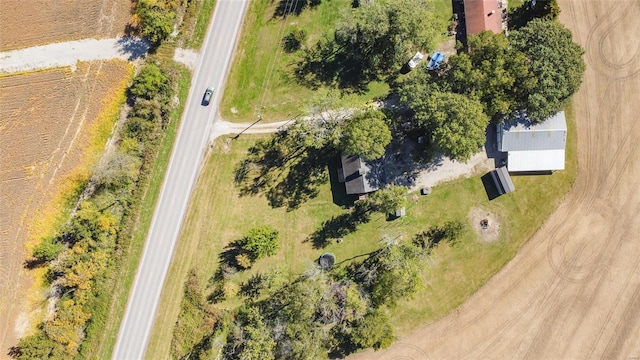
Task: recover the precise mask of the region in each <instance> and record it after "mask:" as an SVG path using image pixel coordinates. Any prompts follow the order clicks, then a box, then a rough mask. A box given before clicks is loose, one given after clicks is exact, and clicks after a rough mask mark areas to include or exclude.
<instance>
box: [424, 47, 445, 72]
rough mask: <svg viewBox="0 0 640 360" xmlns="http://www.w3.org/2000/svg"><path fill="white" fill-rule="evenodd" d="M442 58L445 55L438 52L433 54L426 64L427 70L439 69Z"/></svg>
mask: <svg viewBox="0 0 640 360" xmlns="http://www.w3.org/2000/svg"><path fill="white" fill-rule="evenodd" d="M444 58H445V55H444V54H443V53H441V52H438V51H436V52H434V53H433V56H431V59H430V60H429V63H428V64H427V68H428V69H429V70H433V69H437V68H439V67H440V64H441V63H442V61H443V60H444Z"/></svg>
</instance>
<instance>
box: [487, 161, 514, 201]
mask: <svg viewBox="0 0 640 360" xmlns="http://www.w3.org/2000/svg"><path fill="white" fill-rule="evenodd" d="M491 178H493V182H494V184H495V185H496V189H497V190H498V194H500V195H503V194H508V193H510V192H512V191H514V190H515V189H516V187H515V186H514V185H513V182H512V181H511V176H509V171H508V170H507V167H506V166H501V167H499V168H497V169H495V170H494V171H492V172H491Z"/></svg>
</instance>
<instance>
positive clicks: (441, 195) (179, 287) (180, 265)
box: [147, 111, 577, 359]
mask: <svg viewBox="0 0 640 360" xmlns="http://www.w3.org/2000/svg"><path fill="white" fill-rule="evenodd" d="M567 115H568V119H569V124H568V125H569V141H568V144H567V164H566V170H564V171H558V172H556V173H554V174H553V175H543V176H516V177H513V181H514V184H515V186H516V189H517V190H516V191H515V192H513V193H510V194H508V195H505V196H501V197H499V198H497V199H494V200H492V201H489V200H488V197H487V194H486V192H485V189H484V186H483V184H482V180H481V176H482V175H483V174H479V175H475V176H473V177H470V178H463V179H459V180H456V181H453V182H450V183H447V184H443V185H439V186H436V187H434V188H433V192H432V193H431V194H430V195H428V196H420V195H418V198H417V202H414V201H413V200H414V197H413V195H414V194H410V195H408V198H409V200H410V201H409V202H408V206H407V216H406V217H404V218H401V219H398V220H395V221H387V220H386V219H385V217H384V216H383V215H382V214H374V216H373V217H372V220H371V222H369V223H368V224H365V225H362V226H361V227H360V228H359V229H358V230H357V231H356V232H354V233H352V234H349V235H347V236H345V237H344V241H343V242H342V243H340V244H338V243H335V242H333V243H330V244H329V245H328V246H327V247H325V248H323V249H314V248H313V247H312V244H311V243H309V242H307V241H306V239H307V238H308V237H309V235H310V234H311V233H313V231H315V230H316V229H318V228H319V227H320V225H321V223H322V222H323V221H325V220H328V219H330V218H331V217H332V216H335V215H338V214H341V213H343V212H344V211H346V210H345V209H343V208H341V207H339V206H337V205H335V204H334V203H333V200H332V193H331V189H330V185H329V184H326V185H324V186H323V187H322V188H321V190H320V193H319V195H318V196H317V197H316V198H314V199H312V200H310V201H308V202H306V203H304V204H303V205H302V206H301V207H300V208H299V209H296V210H293V211H289V212H288V211H286V210H285V209H283V208H276V209H274V208H271V207H270V206H269V205H268V203H267V201H266V199H265V198H264V196H262V195H258V196H248V197H241V196H240V195H239V192H238V189H237V187H236V186H235V184H234V182H233V178H234V170H235V168H236V166H237V164H238V163H239V162H240V161H241V160H242V159H243V158H244V156H245V154H246V151H247V149H248V148H249V147H250V146H251V145H252V144H253V143H254V142H255V140H256V137H252V136H247V137H244V136H243V137H241V138H240V139H238V140H226V139H218V140H217V144H216V146H215V147H214V149H213V150H212V153H211V154H210V156H209V157H208V159H207V162H206V165H205V167H204V169H203V172H202V174H201V176H200V179H199V182H198V184H197V186H196V189H195V191H194V193H193V198H192V200H191V204H190V207H189V211H188V213H187V217H186V220H185V223H184V225H183V230H182V234H181V236H180V241H179V243H178V246H177V249H176V252H175V254H174V258H173V263H172V266H171V268H170V270H169V275H168V279H167V282H166V283H165V288H164V290H163V293H162V299H161V302H160V307H159V312H158V315H157V318H156V323H155V326H154V333H153V336H152V342H151V344H150V347H149V352H148V355H147V358H148V359H152V358H167V357H169V346H170V342H171V341H170V340H171V334H172V332H173V326H174V324H175V322H176V317H177V316H178V312H179V306H180V301H181V298H182V294H183V282H184V279H185V277H186V274H187V272H188V270H189V269H191V268H193V269H195V270H196V271H197V273H198V276H199V277H200V279H201V281H202V282H203V283H206V282H207V280H208V279H210V278H211V276H212V275H213V274H214V273H215V271H216V269H217V267H218V266H219V258H218V256H219V254H220V253H221V252H222V251H223V250H224V247H225V245H227V244H228V243H230V242H232V241H234V240H237V239H239V238H240V237H242V236H243V235H244V234H245V233H246V232H247V231H248V230H249V229H250V228H252V227H253V226H256V225H263V224H267V225H271V226H273V227H275V228H276V229H278V230H279V231H280V239H281V247H280V250H279V251H278V254H277V255H275V256H273V257H270V258H266V259H261V260H259V261H258V262H256V264H255V266H254V267H253V268H252V269H250V270H247V271H243V272H240V273H237V274H236V275H234V276H233V278H232V279H231V281H233V282H235V283H236V284H240V283H241V282H242V281H244V280H246V279H248V278H249V277H250V276H251V275H253V274H255V273H258V272H262V271H264V270H266V269H268V268H271V267H282V268H284V269H287V270H290V271H291V272H293V273H301V272H303V271H304V270H306V269H308V268H310V267H311V266H312V264H314V263H315V262H316V260H317V258H318V256H319V255H321V254H322V253H324V252H327V251H328V252H332V253H333V254H335V255H336V257H337V262H338V263H340V262H342V264H345V263H348V262H349V261H350V259H352V260H351V261H354V260H358V259H362V258H364V256H366V254H368V253H369V252H371V251H373V250H375V249H377V248H378V247H380V246H381V243H380V240H381V239H382V238H383V237H385V236H388V237H392V238H396V237H397V238H399V239H401V241H411V239H412V238H413V236H414V235H415V234H416V233H418V232H421V231H424V230H427V229H428V228H429V227H431V226H434V225H441V224H443V223H444V222H445V221H449V220H455V219H460V220H463V221H465V222H466V223H467V224H468V227H469V230H468V232H467V233H466V234H465V235H464V237H463V238H462V239H461V240H460V242H459V243H458V244H457V245H455V246H449V245H447V244H441V245H439V246H438V247H437V248H436V249H435V250H434V252H433V253H432V255H431V256H430V257H429V259H428V260H427V261H426V262H425V269H426V277H425V287H424V289H423V290H421V291H420V292H419V293H418V294H416V296H415V297H414V298H413V299H410V300H407V301H404V302H402V303H401V304H400V305H399V306H398V307H397V308H396V309H394V314H393V315H394V316H393V317H392V318H393V324H394V325H395V328H396V331H397V333H398V334H399V335H401V334H406V333H408V332H410V331H411V330H413V329H416V328H417V327H418V326H420V325H423V324H425V323H427V322H430V321H434V320H436V319H438V318H440V317H442V316H444V315H446V314H447V313H449V312H450V311H452V310H453V309H454V308H456V307H457V306H458V305H460V304H461V303H462V302H463V301H464V300H465V299H467V298H468V297H469V296H471V295H472V294H473V293H474V292H476V291H477V290H478V289H479V288H480V286H482V285H483V284H484V283H485V282H486V281H487V280H488V279H489V278H490V277H491V276H492V275H493V274H495V273H496V272H497V271H498V270H499V269H500V268H502V267H503V266H504V265H505V264H506V263H507V262H508V261H509V260H510V259H511V258H512V257H513V256H514V255H515V254H516V252H517V251H518V249H519V248H520V247H521V246H522V245H523V244H524V243H525V242H526V241H527V239H529V238H530V237H531V236H532V235H533V234H534V233H535V231H536V230H537V229H538V228H539V227H540V226H541V225H542V223H543V222H544V221H545V219H547V218H548V217H549V216H550V215H551V213H552V212H553V210H554V209H555V208H556V207H557V205H558V204H559V203H560V201H561V200H562V199H563V197H564V194H566V193H567V191H568V190H569V189H570V188H571V186H572V184H573V181H574V180H575V177H576V170H577V164H576V156H575V150H576V138H575V135H574V134H575V123H574V118H573V113H572V112H571V111H568V114H567ZM478 207H479V208H482V209H484V210H486V211H489V212H491V213H493V214H495V215H496V216H497V217H498V218H499V221H500V228H501V234H500V238H499V240H497V241H496V242H493V243H484V242H481V241H479V239H478V237H477V235H476V234H475V232H474V231H473V230H472V228H471V223H470V220H469V218H468V214H469V211H470V210H471V209H473V208H478ZM211 290H212V289H208V290H207V292H206V293H205V294H203V295H204V296H208V295H209V293H210V292H211ZM240 304H241V299H238V298H236V299H232V300H230V301H225V302H222V303H220V304H218V305H217V306H218V307H219V308H233V307H235V306H238V305H240Z"/></svg>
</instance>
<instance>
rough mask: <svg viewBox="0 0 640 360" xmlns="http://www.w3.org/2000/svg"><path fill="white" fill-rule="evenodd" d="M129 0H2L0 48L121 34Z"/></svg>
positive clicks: (13, 48) (126, 17)
mask: <svg viewBox="0 0 640 360" xmlns="http://www.w3.org/2000/svg"><path fill="white" fill-rule="evenodd" d="M130 19H131V1H127V0H118V1H113V0H92V1H87V0H54V1H51V0H29V1H22V0H0V51H7V50H15V49H20V48H25V47H30V46H37V45H45V44H49V43H52V42H62V41H70V40H78V39H85V38H109V37H116V36H118V35H121V34H123V33H124V31H125V27H126V25H127V23H128V22H129V20H130Z"/></svg>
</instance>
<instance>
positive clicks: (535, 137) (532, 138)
mask: <svg viewBox="0 0 640 360" xmlns="http://www.w3.org/2000/svg"><path fill="white" fill-rule="evenodd" d="M497 130H498V131H497V133H498V134H497V135H498V150H499V151H501V152H506V153H507V168H508V169H509V171H510V172H546V171H553V170H564V166H565V147H566V144H567V120H566V118H565V115H564V111H561V112H559V113H557V114H555V115H554V116H552V117H550V118H548V119H547V120H545V121H543V122H534V121H531V120H530V119H528V118H527V117H526V116H520V117H518V118H517V119H516V120H515V121H513V122H508V123H503V124H501V125H498V127H497Z"/></svg>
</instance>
